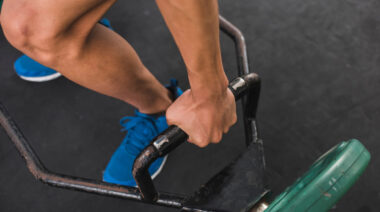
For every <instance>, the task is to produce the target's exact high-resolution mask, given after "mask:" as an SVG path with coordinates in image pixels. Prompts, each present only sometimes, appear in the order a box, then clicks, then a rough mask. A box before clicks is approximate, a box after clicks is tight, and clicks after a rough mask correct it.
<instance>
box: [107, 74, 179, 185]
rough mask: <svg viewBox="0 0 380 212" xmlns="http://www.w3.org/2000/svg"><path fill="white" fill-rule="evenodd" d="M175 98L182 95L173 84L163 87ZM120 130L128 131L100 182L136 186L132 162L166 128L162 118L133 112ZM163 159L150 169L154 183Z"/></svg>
mask: <svg viewBox="0 0 380 212" xmlns="http://www.w3.org/2000/svg"><path fill="white" fill-rule="evenodd" d="M166 87H167V88H168V89H169V90H170V91H171V92H172V93H173V95H174V97H175V98H177V97H179V96H180V95H181V94H182V93H183V92H182V90H181V89H180V88H179V87H178V85H177V81H176V80H171V82H170V85H169V86H166ZM120 124H121V125H122V126H123V130H126V131H128V132H127V135H126V137H125V138H124V140H123V141H122V143H121V144H120V146H119V147H118V148H117V149H116V151H115V152H114V154H113V155H112V157H111V159H110V161H109V162H108V165H107V167H106V169H105V171H104V172H103V181H105V182H108V183H115V184H119V185H125V186H136V182H135V180H134V179H133V176H132V168H133V162H134V161H135V158H136V157H137V156H138V155H139V154H140V152H141V151H142V150H143V149H144V148H145V147H146V146H148V145H149V143H150V142H151V141H152V139H153V138H154V137H156V136H157V135H158V134H160V133H161V132H163V131H164V130H166V129H167V128H168V124H167V122H166V117H165V115H161V116H152V115H148V114H144V113H141V112H139V111H138V110H136V111H135V115H134V116H127V117H124V118H122V119H121V121H120ZM166 158H167V156H165V157H161V158H158V159H157V160H156V161H155V162H153V163H152V165H151V166H150V167H149V173H150V175H151V176H152V179H154V178H155V177H156V176H157V175H158V174H159V173H160V172H161V170H162V168H163V166H164V164H165V162H166Z"/></svg>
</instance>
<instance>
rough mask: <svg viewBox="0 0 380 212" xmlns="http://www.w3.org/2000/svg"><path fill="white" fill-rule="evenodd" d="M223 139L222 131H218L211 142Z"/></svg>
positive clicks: (215, 142)
mask: <svg viewBox="0 0 380 212" xmlns="http://www.w3.org/2000/svg"><path fill="white" fill-rule="evenodd" d="M221 140H222V133H221V132H220V133H219V132H217V133H215V134H214V136H213V137H212V138H211V143H214V144H217V143H219V142H220V141H221Z"/></svg>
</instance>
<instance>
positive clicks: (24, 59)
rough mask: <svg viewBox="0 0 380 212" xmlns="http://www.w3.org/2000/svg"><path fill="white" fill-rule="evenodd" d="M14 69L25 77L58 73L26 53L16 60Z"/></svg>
mask: <svg viewBox="0 0 380 212" xmlns="http://www.w3.org/2000/svg"><path fill="white" fill-rule="evenodd" d="M14 69H15V71H16V73H17V74H18V75H20V76H23V77H45V76H49V75H52V74H55V73H57V72H56V71H54V70H53V69H51V68H48V67H46V66H43V65H41V64H39V63H38V62H36V61H34V60H33V59H31V58H30V57H28V56H26V55H22V56H21V57H19V58H18V59H17V60H16V62H15V63H14Z"/></svg>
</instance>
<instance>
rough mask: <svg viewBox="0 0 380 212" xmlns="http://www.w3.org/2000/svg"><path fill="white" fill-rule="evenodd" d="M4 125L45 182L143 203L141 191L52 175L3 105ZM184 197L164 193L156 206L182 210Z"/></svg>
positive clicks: (0, 112) (0, 116)
mask: <svg viewBox="0 0 380 212" xmlns="http://www.w3.org/2000/svg"><path fill="white" fill-rule="evenodd" d="M0 125H1V126H2V127H3V128H4V130H5V132H6V133H7V135H8V136H9V138H10V139H11V140H12V142H13V143H14V144H15V146H16V148H17V150H18V152H19V153H20V155H21V157H22V158H24V161H25V163H26V166H27V167H28V169H29V171H30V172H31V173H32V174H33V176H34V177H35V178H37V179H38V180H40V181H41V182H43V183H46V184H49V185H52V186H56V187H60V188H67V189H74V190H78V191H85V192H90V193H95V194H100V195H107V196H113V197H119V198H124V199H130V200H138V201H139V200H141V199H142V198H141V195H140V192H139V191H138V189H137V188H134V187H128V186H119V185H115V184H109V183H105V182H102V181H97V180H91V179H85V178H79V177H72V176H67V175H62V174H56V173H52V172H50V171H49V170H48V169H46V168H45V167H44V165H43V164H42V163H41V161H40V159H39V158H38V157H37V155H36V154H35V152H34V151H33V149H32V147H31V146H30V145H29V143H28V141H27V140H26V138H25V137H24V135H23V134H22V132H21V131H20V130H19V128H18V127H17V125H16V123H15V122H14V121H13V120H12V118H11V117H10V115H9V113H8V112H7V110H6V109H5V107H4V106H3V105H2V104H1V103H0ZM183 199H184V198H183V197H181V196H178V195H172V194H165V193H163V194H160V197H159V198H158V199H157V201H156V202H155V204H158V205H162V206H169V207H175V208H181V207H182V201H183Z"/></svg>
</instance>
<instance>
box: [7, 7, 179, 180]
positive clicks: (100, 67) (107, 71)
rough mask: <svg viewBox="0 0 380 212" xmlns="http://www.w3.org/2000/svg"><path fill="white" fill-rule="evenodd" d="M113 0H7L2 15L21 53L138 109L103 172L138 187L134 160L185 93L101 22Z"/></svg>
mask: <svg viewBox="0 0 380 212" xmlns="http://www.w3.org/2000/svg"><path fill="white" fill-rule="evenodd" d="M115 1H116V0H82V1H77V0H55V1H50V0H33V1H29V0H4V5H3V9H2V14H1V15H2V16H1V17H0V18H1V24H2V27H3V31H4V34H5V36H6V37H7V39H8V41H9V42H10V43H11V44H13V46H15V47H16V48H18V49H19V50H20V51H22V52H23V53H25V54H27V55H28V56H30V57H31V58H33V59H35V60H37V61H38V62H40V63H41V64H43V65H46V66H48V67H50V68H53V69H55V70H57V71H59V72H60V73H62V74H63V75H64V76H66V77H67V78H69V79H71V80H72V81H74V82H77V83H78V84H81V85H83V86H85V87H87V88H90V89H92V90H95V91H97V92H99V93H103V94H105V95H109V96H112V97H115V98H118V99H120V100H122V101H125V102H128V103H130V104H132V105H133V106H135V107H137V108H138V109H139V111H136V113H135V115H134V116H131V117H125V118H123V119H122V120H121V124H122V126H123V128H124V129H125V130H127V131H128V133H127V135H126V137H125V138H124V140H123V142H122V143H121V145H120V146H119V147H118V148H117V150H116V151H115V152H114V154H113V155H112V157H111V159H110V161H109V163H108V165H107V167H106V169H105V171H104V173H103V180H104V181H106V182H110V183H117V184H122V185H128V186H134V185H135V182H134V179H133V177H132V173H131V170H132V166H133V161H134V159H135V157H136V156H137V155H138V154H139V153H140V152H141V150H142V149H143V148H144V147H145V146H147V145H148V144H149V142H150V140H151V139H153V138H154V137H155V136H157V135H158V134H159V133H160V132H162V131H163V130H165V129H166V128H167V127H168V125H167V122H166V118H165V115H163V114H162V113H161V112H163V111H165V110H166V109H167V108H168V106H169V105H170V104H171V102H172V98H176V97H178V96H179V95H180V94H181V91H180V89H178V87H177V86H176V83H174V82H172V84H171V86H170V87H169V89H170V90H171V91H170V92H169V89H167V88H165V87H163V86H162V85H161V84H160V83H159V82H158V81H157V79H156V78H155V77H154V76H153V75H152V74H151V73H150V72H149V71H148V70H147V69H146V67H145V66H144V65H143V64H142V63H141V61H140V59H139V57H138V56H137V54H136V52H135V51H134V50H133V48H132V47H131V46H130V45H129V44H128V43H127V41H125V40H124V39H123V38H122V37H121V36H119V35H118V34H116V33H115V32H113V31H112V30H110V29H108V28H106V27H104V26H102V25H100V24H97V21H98V20H99V19H100V17H102V16H103V15H104V13H105V12H106V11H107V10H108V9H109V8H110V7H111V6H112V4H113V3H114V2H115ZM146 113H148V114H155V115H148V114H146ZM157 113H158V114H157ZM164 163H165V159H164V158H159V159H158V160H156V161H155V162H154V163H153V164H152V165H151V167H150V169H149V172H150V173H151V175H152V177H155V176H156V175H157V174H158V173H159V172H160V170H161V168H162V167H163V165H164Z"/></svg>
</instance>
